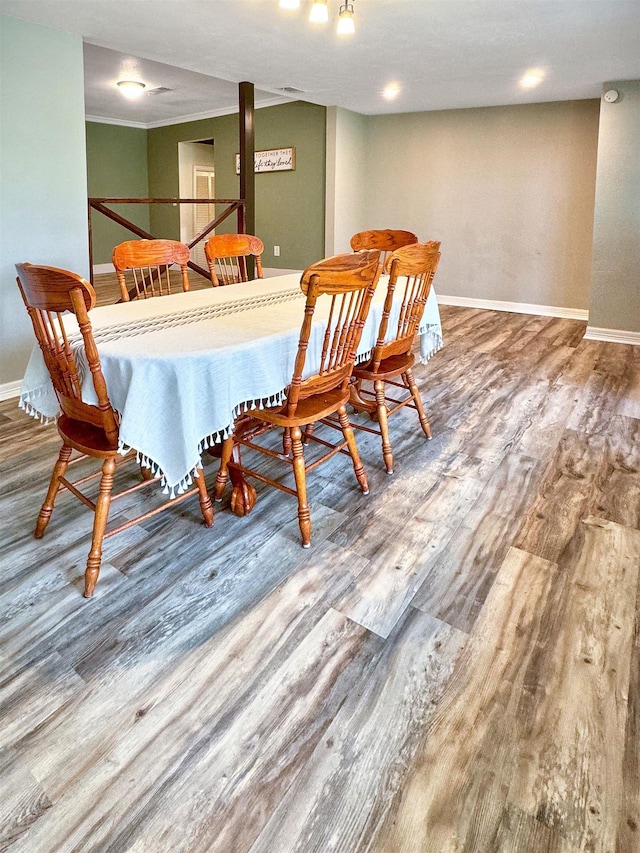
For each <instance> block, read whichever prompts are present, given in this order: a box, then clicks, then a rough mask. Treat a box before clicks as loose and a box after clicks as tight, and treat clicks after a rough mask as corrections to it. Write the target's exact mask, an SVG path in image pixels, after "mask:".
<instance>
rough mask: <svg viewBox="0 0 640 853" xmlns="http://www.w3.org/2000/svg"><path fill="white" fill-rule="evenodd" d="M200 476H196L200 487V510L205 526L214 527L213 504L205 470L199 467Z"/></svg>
mask: <svg viewBox="0 0 640 853" xmlns="http://www.w3.org/2000/svg"><path fill="white" fill-rule="evenodd" d="M197 474H198V476H197V477H196V478H195V481H196V485H197V487H198V500H199V501H200V510H201V512H202V517H203V518H204V524H205V527H213V504H212V503H211V498H210V497H209V492H208V491H207V484H206V482H205V479H204V471H203V470H202V468H198V471H197Z"/></svg>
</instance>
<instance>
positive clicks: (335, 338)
mask: <svg viewBox="0 0 640 853" xmlns="http://www.w3.org/2000/svg"><path fill="white" fill-rule="evenodd" d="M379 277H380V252H379V251H377V250H374V251H368V252H360V253H358V254H353V255H351V254H346V255H336V256H335V257H332V258H326V259H325V260H322V261H318V262H317V263H315V264H312V265H311V266H310V267H308V268H307V269H306V270H305V271H304V273H303V275H302V278H301V280H300V286H301V289H302V291H303V293H306V296H307V302H306V306H305V312H304V320H303V323H302V329H301V332H300V340H299V343H298V354H297V357H296V361H295V367H294V372H293V378H292V380H291V385H290V386H289V389H288V391H287V414H288V415H290V416H293V415H294V414H295V410H296V406H297V404H298V401H299V400H301V399H304V398H306V397H310V396H311V395H312V394H320V393H323V392H325V391H328V390H331V389H333V388H340V387H341V388H343V389H346V387H347V385H348V383H349V377H350V376H351V373H352V371H353V364H354V361H355V357H356V351H357V349H358V345H359V343H360V338H361V336H362V329H363V328H364V324H365V320H366V319H367V315H368V313H369V307H370V305H371V299H372V297H373V294H374V292H375V288H376V284H377V283H378V278H379ZM321 296H326V297H327V298H328V299H329V310H328V319H327V325H326V329H325V331H324V336H323V341H322V354H321V357H320V363H319V366H318V369H317V372H316V373H315V374H314V375H313V376H310V377H308V378H307V379H303V378H302V375H303V372H304V366H305V361H306V355H307V347H308V344H309V339H310V337H311V327H312V323H313V316H314V312H315V308H316V303H317V300H318V298H319V297H321Z"/></svg>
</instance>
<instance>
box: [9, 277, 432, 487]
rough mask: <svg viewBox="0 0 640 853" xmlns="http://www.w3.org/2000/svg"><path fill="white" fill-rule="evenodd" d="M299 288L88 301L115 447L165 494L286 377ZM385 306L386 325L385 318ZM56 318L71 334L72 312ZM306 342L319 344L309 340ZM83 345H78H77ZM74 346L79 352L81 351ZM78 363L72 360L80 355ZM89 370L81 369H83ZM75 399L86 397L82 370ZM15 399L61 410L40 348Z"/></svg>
mask: <svg viewBox="0 0 640 853" xmlns="http://www.w3.org/2000/svg"><path fill="white" fill-rule="evenodd" d="M385 293H386V277H381V279H380V282H379V284H378V287H377V288H376V294H375V296H374V299H373V301H372V306H371V311H370V314H369V318H368V320H367V323H366V325H365V328H364V330H363V334H362V340H361V344H360V347H359V350H358V359H359V360H364V359H366V357H367V356H368V354H369V353H370V352H371V350H372V349H373V347H374V345H375V341H376V336H377V330H378V325H379V322H380V316H381V313H382V305H383V302H384V297H385ZM304 301H305V297H304V295H303V294H302V292H301V290H300V275H299V274H297V273H294V274H291V275H284V276H277V277H275V278H269V279H264V280H261V281H252V282H247V283H245V284H234V285H231V286H229V287H217V288H210V289H207V290H197V291H193V292H189V293H178V294H174V295H171V296H164V297H162V298H159V299H145V300H136V301H134V302H128V303H122V304H118V305H109V306H106V307H103V308H95V309H94V310H93V311H92V312H91V315H90V316H91V323H92V326H93V331H94V337H95V339H96V344H97V346H98V350H99V353H100V360H101V363H102V369H103V373H104V376H105V380H106V383H107V388H108V391H109V397H110V399H111V404H112V406H113V407H114V409H116V410H117V411H118V412H119V414H120V447H119V449H120V450H121V451H122V452H123V453H124V452H126V451H127V450H129V449H131V448H133V449H135V450H136V451H137V452H138V455H139V459H140V461H141V462H143V463H144V464H146V465H148V466H149V467H150V468H152V470H154V472H159V473H160V474H161V476H162V477H163V482H164V485H165V487H166V489H167V490H168V491H169V493H170V494H174V493H180V492H181V491H182V490H183V489H184V488H185V487H186V486H187V485H188V484H189V482H190V479H191V475H192V472H193V469H194V468H195V467H196V465H198V464H199V461H200V455H201V453H202V451H203V450H204V449H205V448H207V447H210V446H211V445H212V444H214V443H215V442H216V441H220V440H221V439H223V438H225V437H226V436H227V435H228V434H229V431H230V429H231V428H232V426H233V422H234V420H235V418H236V416H237V415H238V414H239V413H240V412H241V411H242V410H243V408H244V409H251V408H256V407H261V406H269V405H275V404H277V403H278V402H280V401H281V400H282V399H283V396H284V392H285V389H286V387H287V385H288V384H289V382H290V381H291V376H292V373H293V367H294V361H295V357H296V353H297V349H298V339H299V335H300V327H301V324H302V317H303V308H304ZM321 304H322V300H320V302H319V304H318V307H317V309H316V314H315V317H314V325H313V330H312V336H311V340H310V342H309V349H308V352H307V362H306V366H305V372H306V375H311V374H312V373H314V372H315V371H316V369H317V358H318V353H319V351H320V342H321V340H322V336H323V333H324V328H325V325H326V321H325V322H323V317H322V312H321V310H320V305H321ZM392 321H393V314H392V317H391V318H390V323H389V327H390V329H392V328H393V322H392ZM65 327H66V328H67V330H68V333H69V335H70V336H71V339H72V341H78V342H79V341H80V337H79V333H78V327H77V323H76V321H75V317H73V316H72V315H68V316H67V318H66V319H65ZM420 335H421V360H422V361H427V360H428V358H429V357H430V356H431V355H432V354H433V353H434V352H436V351H437V350H438V349H440V347H441V346H442V329H441V326H440V315H439V312H438V305H437V302H436V298H435V294H434V292H433V290H432V291H431V294H430V296H429V299H428V301H427V305H426V308H425V313H424V317H423V322H422V324H421V326H420ZM314 343H316V344H317V346H314ZM80 350H81V348H79V351H80ZM82 355H83V353H82ZM78 361H79V368H80V370H81V372H82V358H81V357H79V359H78ZM87 373H88V371H87ZM83 399H84V400H85V401H86V402H88V403H96V402H97V400H96V398H95V394H94V391H93V385H92V383H91V379H90V377H86V376H85V379H84V381H83ZM20 405H21V406H22V407H23V408H24V409H25V410H26V411H28V412H29V413H30V414H33V415H34V416H36V417H41V418H44V419H53V418H55V417H57V415H58V414H59V413H60V409H59V406H58V401H57V398H56V396H55V393H54V391H53V386H52V385H51V381H50V379H49V375H48V372H47V370H46V367H45V365H44V361H43V359H42V354H41V352H40V349H39V347H37V346H36V347H35V348H34V350H33V352H32V354H31V359H30V361H29V365H28V367H27V372H26V374H25V377H24V380H23V383H22V389H21V401H20Z"/></svg>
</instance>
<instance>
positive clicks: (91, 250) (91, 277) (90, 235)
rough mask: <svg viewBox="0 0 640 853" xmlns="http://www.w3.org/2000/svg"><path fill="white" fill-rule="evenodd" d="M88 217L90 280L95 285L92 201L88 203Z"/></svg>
mask: <svg viewBox="0 0 640 853" xmlns="http://www.w3.org/2000/svg"><path fill="white" fill-rule="evenodd" d="M87 218H88V221H89V281H90V282H91V284H92V285H93V235H92V233H91V202H90V201H89V204H88V205H87Z"/></svg>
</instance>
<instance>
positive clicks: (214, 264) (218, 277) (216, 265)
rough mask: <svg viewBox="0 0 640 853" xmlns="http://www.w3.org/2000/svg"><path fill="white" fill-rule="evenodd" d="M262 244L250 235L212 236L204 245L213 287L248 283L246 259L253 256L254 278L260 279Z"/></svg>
mask: <svg viewBox="0 0 640 853" xmlns="http://www.w3.org/2000/svg"><path fill="white" fill-rule="evenodd" d="M263 252H264V243H263V242H262V240H261V239H260V238H259V237H253V236H252V235H251V234H214V236H213V237H209V239H208V240H207V242H206V243H205V245H204V253H205V256H206V258H207V263H208V264H209V272H210V274H211V283H212V284H213V286H214V287H218V286H219V285H223V284H237V283H238V282H239V281H248V280H249V276H248V273H247V257H248V256H249V255H253V256H254V258H255V265H256V272H255V274H256V278H262V253H263Z"/></svg>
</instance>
